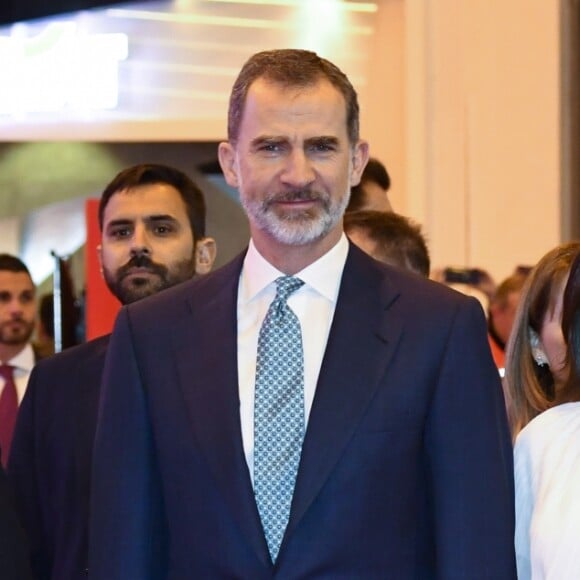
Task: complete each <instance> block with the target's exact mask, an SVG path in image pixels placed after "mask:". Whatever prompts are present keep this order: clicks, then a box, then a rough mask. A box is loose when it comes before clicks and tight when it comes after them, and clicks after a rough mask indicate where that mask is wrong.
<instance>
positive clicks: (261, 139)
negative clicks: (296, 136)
mask: <svg viewBox="0 0 580 580" xmlns="http://www.w3.org/2000/svg"><path fill="white" fill-rule="evenodd" d="M287 140H288V139H287V138H286V137H282V136H281V135H260V136H258V137H256V138H255V139H252V140H251V141H250V145H251V146H252V147H255V146H256V145H260V144H262V143H283V142H284V141H287Z"/></svg>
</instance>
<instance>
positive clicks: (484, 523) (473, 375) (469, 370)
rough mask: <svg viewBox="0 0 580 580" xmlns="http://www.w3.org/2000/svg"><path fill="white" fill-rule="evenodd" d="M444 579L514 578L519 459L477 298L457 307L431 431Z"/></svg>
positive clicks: (429, 451)
mask: <svg viewBox="0 0 580 580" xmlns="http://www.w3.org/2000/svg"><path fill="white" fill-rule="evenodd" d="M425 445H426V450H427V454H428V465H429V474H428V476H429V477H430V479H431V481H430V483H431V490H432V502H433V516H434V521H435V533H436V538H435V547H436V559H437V568H438V575H437V577H438V578H444V579H460V578H461V579H467V578H469V579H470V580H476V579H488V580H509V579H512V578H513V579H515V578H516V571H515V569H516V568H515V556H514V483H513V455H512V447H511V439H510V436H509V429H508V425H507V418H506V412H505V404H504V398H503V394H502V388H501V383H500V380H499V376H498V373H497V370H496V368H495V365H494V364H493V361H492V359H491V353H490V351H489V346H488V344H487V340H486V331H485V317H484V315H483V311H482V309H481V307H480V305H479V304H478V303H477V302H476V301H475V300H473V299H469V300H466V301H462V305H461V306H460V307H459V309H458V311H457V314H456V317H455V320H454V324H453V327H452V330H451V332H450V335H449V338H448V342H447V345H446V349H445V355H444V359H443V361H442V365H441V370H440V374H439V380H438V383H437V386H436V389H435V392H434V395H433V400H432V404H431V409H430V414H429V418H428V421H427V425H426V432H425Z"/></svg>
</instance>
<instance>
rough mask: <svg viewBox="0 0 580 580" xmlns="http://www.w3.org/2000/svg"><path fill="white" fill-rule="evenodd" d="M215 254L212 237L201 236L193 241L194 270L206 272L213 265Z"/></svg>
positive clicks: (197, 272) (214, 244)
mask: <svg viewBox="0 0 580 580" xmlns="http://www.w3.org/2000/svg"><path fill="white" fill-rule="evenodd" d="M216 255H217V248H216V243H215V240H214V239H213V238H209V237H208V238H202V239H201V240H198V241H197V242H196V243H195V272H196V274H207V273H208V272H209V271H210V270H211V269H212V267H213V263H214V262H215V257H216Z"/></svg>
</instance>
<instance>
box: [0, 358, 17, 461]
mask: <svg viewBox="0 0 580 580" xmlns="http://www.w3.org/2000/svg"><path fill="white" fill-rule="evenodd" d="M0 377H2V378H3V379H4V388H3V389H2V394H1V395H0V450H2V465H3V466H4V467H6V464H7V463H8V454H9V453H10V443H11V442H12V432H13V431H14V425H15V424H16V415H17V414H18V395H17V394H16V384H15V383H14V367H12V366H10V365H0Z"/></svg>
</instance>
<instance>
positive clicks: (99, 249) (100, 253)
mask: <svg viewBox="0 0 580 580" xmlns="http://www.w3.org/2000/svg"><path fill="white" fill-rule="evenodd" d="M97 259H98V260H99V270H100V272H101V276H102V275H103V246H102V244H99V245H98V246H97Z"/></svg>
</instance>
